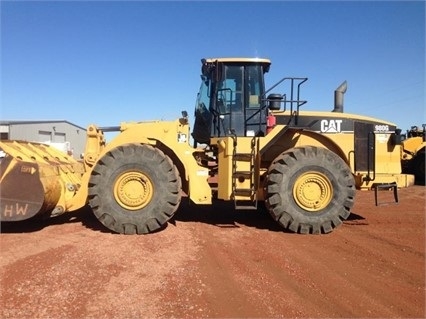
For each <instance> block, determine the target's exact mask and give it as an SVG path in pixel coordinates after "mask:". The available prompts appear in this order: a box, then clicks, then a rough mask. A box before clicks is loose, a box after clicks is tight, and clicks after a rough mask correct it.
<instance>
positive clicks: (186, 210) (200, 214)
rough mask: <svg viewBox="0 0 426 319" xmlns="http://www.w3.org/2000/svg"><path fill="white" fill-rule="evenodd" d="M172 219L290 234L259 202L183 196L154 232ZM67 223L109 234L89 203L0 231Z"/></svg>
mask: <svg viewBox="0 0 426 319" xmlns="http://www.w3.org/2000/svg"><path fill="white" fill-rule="evenodd" d="M364 220H365V218H364V217H362V216H360V215H358V214H355V213H353V212H352V213H351V215H349V217H348V219H347V220H346V221H344V224H346V225H354V226H356V225H365V224H366V223H365V222H364ZM176 222H183V223H186V222H199V223H205V224H209V225H213V226H216V227H220V228H238V227H240V226H239V225H245V226H247V227H253V228H257V229H262V230H269V231H273V232H283V233H288V234H294V233H293V232H291V231H289V230H286V229H284V228H283V227H281V225H279V224H278V222H276V221H274V220H273V218H272V217H271V216H270V215H269V213H268V211H267V209H266V207H265V206H264V204H263V203H259V204H258V207H257V209H256V210H235V208H234V204H233V202H221V201H215V202H214V203H213V204H212V205H206V206H203V205H195V204H191V203H190V202H189V200H185V199H184V200H182V202H181V204H180V207H179V209H178V210H177V212H176V213H175V215H174V217H173V218H172V219H171V220H170V221H169V223H166V224H165V225H164V226H163V227H162V228H160V229H158V230H157V231H155V232H161V231H163V230H165V229H166V228H167V227H168V226H169V224H172V225H175V226H176ZM69 223H81V224H82V225H83V226H84V227H86V228H88V229H91V230H94V231H98V232H101V233H108V234H113V232H112V231H111V230H109V229H108V228H106V227H105V226H104V225H102V223H101V222H100V221H99V220H98V219H97V218H96V216H95V215H94V214H93V212H92V209H91V208H90V207H89V206H84V207H82V208H80V209H78V210H76V211H73V212H68V213H65V214H63V215H60V216H57V217H53V218H48V219H36V218H33V219H28V220H24V221H19V222H2V223H1V228H0V233H32V232H37V231H40V230H42V229H44V228H47V227H51V226H55V225H62V224H69Z"/></svg>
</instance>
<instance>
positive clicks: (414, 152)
mask: <svg viewBox="0 0 426 319" xmlns="http://www.w3.org/2000/svg"><path fill="white" fill-rule="evenodd" d="M401 145H402V148H401V160H402V171H403V172H404V173H406V174H414V176H415V181H416V183H417V184H423V185H424V184H425V154H426V153H425V150H426V124H423V125H422V128H421V129H420V128H419V127H417V126H412V127H411V129H410V130H407V134H406V135H405V138H404V139H403V141H402V143H401Z"/></svg>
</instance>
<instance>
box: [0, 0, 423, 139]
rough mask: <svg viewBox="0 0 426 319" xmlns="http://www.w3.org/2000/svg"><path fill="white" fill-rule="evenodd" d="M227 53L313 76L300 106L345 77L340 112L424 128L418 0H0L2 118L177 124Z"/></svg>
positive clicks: (329, 100) (323, 105) (323, 96)
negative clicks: (213, 63)
mask: <svg viewBox="0 0 426 319" xmlns="http://www.w3.org/2000/svg"><path fill="white" fill-rule="evenodd" d="M225 56H226V57H231V56H232V57H234V56H244V57H264V58H269V59H271V61H272V66H271V70H270V72H269V73H268V74H267V78H266V84H267V85H266V86H267V87H269V86H272V85H273V84H274V83H275V82H277V81H278V80H280V79H281V78H282V77H284V76H300V77H302V76H303V77H308V78H309V80H308V82H307V83H306V85H305V86H304V88H303V90H302V97H303V98H304V99H306V100H308V104H307V105H306V106H304V109H306V110H319V111H329V110H331V109H332V108H333V97H334V90H335V89H336V88H337V87H338V86H339V85H340V83H342V82H343V81H344V80H346V81H347V82H348V90H347V93H346V95H345V112H347V113H356V114H362V115H367V116H372V117H376V118H381V119H385V120H388V121H391V122H394V123H396V124H397V125H398V126H399V127H400V128H401V129H403V131H405V130H406V129H409V128H410V127H411V126H412V125H421V124H422V123H426V116H425V2H424V1H372V2H367V1H354V2H351V1H330V2H326V1H315V2H312V1H294V2H292V1H271V2H265V1H258V2H246V1H223V2H207V1H200V2H197V1H173V2H166V1H155V2H153V1H131V2H126V1H117V2H113V1H108V2H98V1H78V2H77V1H69V2H65V1H56V2H55V1H45V2H34V1H27V2H20V1H2V2H1V66H0V68H1V113H0V115H1V119H2V120H49V119H55V120H56V119H64V120H68V121H70V122H72V123H75V124H77V125H80V126H83V127H86V126H87V125H88V124H90V123H95V124H98V125H101V126H111V125H118V124H119V123H120V122H123V121H143V120H152V119H164V120H172V119H175V118H177V117H179V116H180V112H181V111H182V110H187V111H188V113H189V114H193V109H194V105H195V99H196V94H197V91H198V88H199V84H200V66H201V64H200V60H201V58H207V57H225ZM277 93H281V92H277Z"/></svg>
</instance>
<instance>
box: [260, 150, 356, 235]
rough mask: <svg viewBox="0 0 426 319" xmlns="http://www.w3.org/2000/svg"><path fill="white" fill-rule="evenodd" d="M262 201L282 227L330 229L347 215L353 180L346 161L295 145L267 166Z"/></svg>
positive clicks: (313, 231) (317, 231) (315, 231)
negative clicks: (264, 199)
mask: <svg viewBox="0 0 426 319" xmlns="http://www.w3.org/2000/svg"><path fill="white" fill-rule="evenodd" d="M265 192H266V196H267V198H266V201H265V204H266V206H267V208H268V210H269V213H270V214H271V216H272V217H273V218H274V219H275V220H276V221H278V222H279V223H280V224H281V225H282V226H283V227H284V228H286V229H289V230H291V231H293V232H298V233H304V234H309V233H311V234H320V233H328V232H331V231H332V230H333V229H334V228H335V227H337V226H339V225H340V224H341V223H342V221H343V220H345V219H347V218H348V216H349V214H350V209H351V208H352V206H353V204H354V198H355V193H356V190H355V181H354V178H353V176H352V173H351V171H350V168H349V167H348V165H347V164H346V163H345V162H344V161H343V160H342V159H341V158H340V157H339V156H337V155H336V154H335V153H333V152H331V151H329V150H327V149H324V148H319V147H313V146H309V147H296V148H293V149H291V150H289V151H286V152H284V153H282V154H281V155H279V156H278V157H277V158H276V159H275V160H274V162H273V163H272V164H271V166H270V168H269V170H268V178H267V181H266V186H265Z"/></svg>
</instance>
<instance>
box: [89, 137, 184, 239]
mask: <svg viewBox="0 0 426 319" xmlns="http://www.w3.org/2000/svg"><path fill="white" fill-rule="evenodd" d="M180 200H181V180H180V176H179V173H178V170H177V169H176V166H174V165H173V163H172V161H171V160H170V158H169V157H168V156H166V155H165V154H164V153H163V152H162V151H161V150H159V149H157V148H154V147H152V146H150V145H141V144H127V145H123V146H119V147H117V148H115V149H113V150H111V151H109V152H108V153H106V154H105V155H104V156H103V157H102V158H101V159H100V160H99V161H98V163H97V164H96V166H95V167H94V169H93V171H92V175H91V177H90V182H89V205H90V206H91V207H92V210H93V212H94V214H95V215H96V217H97V218H98V220H99V221H100V222H101V223H102V224H104V225H105V226H106V227H107V228H109V229H111V230H112V231H115V232H117V233H122V234H146V233H150V232H153V231H155V230H158V229H160V228H161V227H162V226H163V225H165V224H166V223H167V221H168V220H170V218H172V217H173V215H174V213H175V212H176V210H177V208H178V207H179V204H180Z"/></svg>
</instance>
